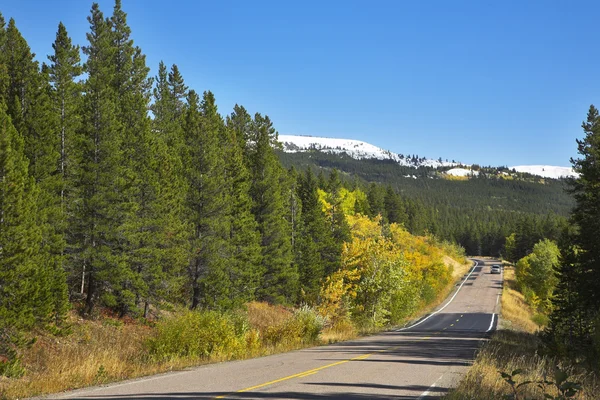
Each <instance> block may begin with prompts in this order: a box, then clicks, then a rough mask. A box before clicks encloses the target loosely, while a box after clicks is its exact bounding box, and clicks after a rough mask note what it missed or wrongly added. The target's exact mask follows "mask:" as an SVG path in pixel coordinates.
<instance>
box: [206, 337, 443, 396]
mask: <svg viewBox="0 0 600 400" xmlns="http://www.w3.org/2000/svg"><path fill="white" fill-rule="evenodd" d="M436 333H439V332H436ZM427 339H431V336H427V337H424V338H421V339H419V341H421V340H427ZM400 347H402V345H399V346H393V347H388V348H385V349H381V350H377V351H374V352H372V353H368V354H362V355H360V356H356V357H354V358H349V359H347V360H342V361H337V362H334V363H331V364H327V365H323V366H322V367H318V368H313V369H309V370H308V371H303V372H299V373H297V374H294V375H289V376H286V377H283V378H279V379H275V380H273V381H269V382H265V383H261V384H260V385H256V386H251V387H247V388H245V389H241V390H238V391H235V392H231V393H227V394H223V395H221V396H217V397H215V399H225V398H227V397H228V396H232V395H235V394H236V393H244V392H249V391H251V390H255V389H260V388H263V387H265V386H269V385H273V384H274V383H279V382H284V381H288V380H290V379H294V378H304V377H305V376H309V375H314V374H316V373H317V372H319V371H322V370H324V369H327V368H331V367H335V366H336V365H341V364H345V363H347V362H350V361H359V360H364V359H366V358H369V357H370V356H372V355H373V354H377V353H384V352H386V351H393V350H397V349H399V348H400Z"/></svg>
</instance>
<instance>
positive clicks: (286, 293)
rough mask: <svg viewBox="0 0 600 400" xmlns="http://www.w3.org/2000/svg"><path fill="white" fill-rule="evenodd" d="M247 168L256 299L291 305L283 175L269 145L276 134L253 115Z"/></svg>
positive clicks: (294, 282) (293, 283)
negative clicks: (258, 270) (254, 229)
mask: <svg viewBox="0 0 600 400" xmlns="http://www.w3.org/2000/svg"><path fill="white" fill-rule="evenodd" d="M250 138H251V143H249V147H250V149H251V151H250V162H249V163H250V168H251V171H252V186H251V189H250V193H251V196H252V199H253V202H254V207H253V213H254V216H255V218H256V221H257V222H258V229H259V231H260V234H261V246H262V259H263V266H264V269H265V275H264V277H263V281H262V287H261V288H260V291H259V297H260V298H261V299H262V300H267V301H270V302H275V303H292V302H294V300H295V295H296V293H297V292H298V289H297V286H298V273H297V271H296V270H295V268H294V266H293V265H292V248H291V237H290V228H289V225H288V223H287V221H286V206H285V200H284V199H285V189H284V188H283V187H282V175H283V174H284V173H285V172H284V170H283V168H282V166H281V164H280V163H279V160H278V159H277V155H276V154H275V151H274V149H273V144H274V143H276V142H277V132H276V131H275V129H274V128H273V124H272V122H271V120H270V119H269V117H267V116H265V117H263V116H262V115H260V114H258V113H257V114H256V115H255V117H254V120H253V122H252V128H251V135H250Z"/></svg>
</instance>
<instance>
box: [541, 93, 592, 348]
mask: <svg viewBox="0 0 600 400" xmlns="http://www.w3.org/2000/svg"><path fill="white" fill-rule="evenodd" d="M582 128H583V131H584V133H585V137H584V138H583V139H578V140H577V151H578V153H579V155H580V156H581V157H580V158H576V159H571V163H572V164H573V169H574V170H575V172H577V173H578V174H579V176H578V177H577V178H574V179H571V180H570V182H569V184H570V193H571V194H572V195H573V197H574V198H575V203H576V205H575V208H574V209H573V211H572V214H571V221H572V223H573V224H574V226H575V230H574V231H572V232H570V234H569V235H568V237H567V238H568V240H567V241H566V245H564V244H563V251H565V254H563V258H562V267H561V268H560V273H559V279H560V280H559V283H558V287H557V293H556V303H555V304H556V305H557V306H558V307H557V309H556V311H555V312H554V313H553V315H552V318H551V321H552V323H551V325H550V332H551V333H552V334H553V336H554V337H555V340H558V341H563V342H567V343H568V345H569V347H570V348H573V347H575V348H576V347H578V346H584V348H585V351H587V352H588V353H589V354H591V358H593V357H595V355H594V354H595V353H594V349H597V348H598V347H597V346H598V339H597V333H598V319H599V315H600V313H599V311H598V310H600V283H599V282H600V281H599V280H598V273H599V272H600V239H599V238H600V164H599V160H600V115H599V113H598V109H597V108H596V107H594V106H593V105H591V106H590V108H589V111H588V114H587V120H586V121H584V122H583V124H582Z"/></svg>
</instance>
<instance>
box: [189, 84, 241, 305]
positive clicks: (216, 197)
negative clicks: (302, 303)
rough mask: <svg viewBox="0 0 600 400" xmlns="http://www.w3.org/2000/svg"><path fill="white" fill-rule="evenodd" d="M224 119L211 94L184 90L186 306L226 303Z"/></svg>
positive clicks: (226, 198)
mask: <svg viewBox="0 0 600 400" xmlns="http://www.w3.org/2000/svg"><path fill="white" fill-rule="evenodd" d="M222 129H224V125H223V120H222V118H221V117H220V115H219V114H218V113H217V106H216V104H215V98H214V96H213V94H212V93H211V92H205V93H204V95H203V99H202V103H201V104H199V98H198V95H197V94H196V92H194V91H193V90H191V91H190V92H189V95H188V111H187V114H186V120H185V134H186V139H187V152H188V155H187V159H186V161H185V165H187V166H188V171H187V176H188V182H189V188H190V189H189V195H188V207H189V210H190V217H191V221H192V223H193V226H194V235H193V239H192V242H191V243H192V252H193V253H192V260H191V262H190V265H189V280H190V286H191V289H192V303H191V308H192V309H195V308H197V307H198V306H200V305H202V306H205V307H209V308H220V307H226V306H227V300H228V299H229V292H230V284H231V283H230V282H229V279H228V278H229V277H228V276H227V272H226V269H225V268H226V266H225V262H224V257H225V256H226V242H225V238H226V236H227V233H228V232H229V227H228V220H227V218H226V217H227V215H229V213H230V211H229V206H230V204H229V203H228V201H229V199H228V193H227V190H226V188H225V187H224V183H225V170H224V168H223V164H222V162H221V161H222V159H223V155H222V152H221V147H220V143H219V138H220V136H221V131H222Z"/></svg>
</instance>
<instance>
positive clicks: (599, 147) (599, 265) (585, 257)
mask: <svg viewBox="0 0 600 400" xmlns="http://www.w3.org/2000/svg"><path fill="white" fill-rule="evenodd" d="M582 127H583V130H584V133H585V137H584V138H583V139H578V140H577V152H578V153H579V154H580V156H581V158H577V159H572V160H571V163H572V164H573V169H574V170H575V172H577V173H578V174H579V177H578V178H577V179H573V180H571V181H570V186H571V188H570V192H571V194H572V195H573V197H574V198H575V202H576V205H575V208H574V209H573V212H572V216H571V218H572V221H573V222H574V223H575V225H576V226H577V227H578V228H579V231H578V233H577V235H576V237H575V244H576V245H577V246H578V247H579V248H580V249H581V252H580V253H579V256H578V262H579V263H581V265H582V270H583V271H584V273H583V276H582V281H581V282H580V284H581V287H580V289H579V290H580V291H581V292H582V294H583V297H585V298H587V299H588V302H589V303H588V304H589V306H590V307H593V308H595V309H596V310H598V309H600V283H598V282H599V281H598V279H597V276H598V273H599V272H600V165H599V161H600V116H599V113H598V109H597V108H596V107H594V106H593V105H592V106H590V109H589V111H588V115H587V120H586V121H585V122H584V123H583V124H582Z"/></svg>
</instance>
